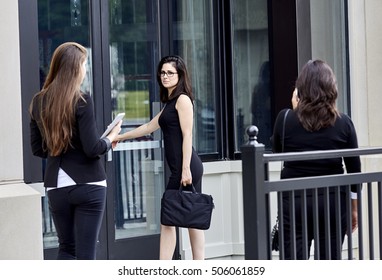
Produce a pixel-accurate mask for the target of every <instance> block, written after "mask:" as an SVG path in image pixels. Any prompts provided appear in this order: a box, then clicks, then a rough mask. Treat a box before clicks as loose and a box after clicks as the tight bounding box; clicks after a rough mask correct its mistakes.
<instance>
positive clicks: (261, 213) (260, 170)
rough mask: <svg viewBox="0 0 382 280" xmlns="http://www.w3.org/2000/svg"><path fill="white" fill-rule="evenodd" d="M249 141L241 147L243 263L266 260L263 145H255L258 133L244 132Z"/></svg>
mask: <svg viewBox="0 0 382 280" xmlns="http://www.w3.org/2000/svg"><path fill="white" fill-rule="evenodd" d="M246 133H247V135H248V136H249V140H248V142H247V143H246V144H244V145H243V146H242V147H241V158H242V174H243V207H244V251H245V252H244V253H245V259H246V260H266V259H270V255H269V252H270V250H269V246H270V244H269V237H268V232H269V231H268V230H267V211H266V207H267V203H266V195H265V192H264V162H263V154H264V151H265V148H264V145H263V144H259V143H257V141H256V139H257V134H258V129H257V127H256V126H250V127H248V128H247V129H246Z"/></svg>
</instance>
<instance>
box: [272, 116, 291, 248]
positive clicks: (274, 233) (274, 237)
mask: <svg viewBox="0 0 382 280" xmlns="http://www.w3.org/2000/svg"><path fill="white" fill-rule="evenodd" d="M288 113H289V109H288V110H287V111H286V112H285V115H284V120H283V136H282V139H281V141H282V142H281V152H282V153H283V152H284V137H285V122H286V118H287V116H288ZM271 236H272V251H276V252H277V251H278V250H279V217H278V216H277V217H276V223H275V225H274V226H273V229H272V232H271Z"/></svg>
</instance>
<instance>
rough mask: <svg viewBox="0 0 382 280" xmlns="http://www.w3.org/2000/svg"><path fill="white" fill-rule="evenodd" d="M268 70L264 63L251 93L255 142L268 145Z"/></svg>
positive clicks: (269, 123) (269, 121)
mask: <svg viewBox="0 0 382 280" xmlns="http://www.w3.org/2000/svg"><path fill="white" fill-rule="evenodd" d="M270 99H271V98H270V70H269V61H265V62H264V63H263V64H262V65H261V68H260V72H259V81H258V83H257V84H256V86H255V88H254V89H253V93H252V103H251V112H252V124H253V125H256V126H257V128H258V129H259V134H258V136H257V141H258V142H259V143H263V144H266V145H267V143H268V139H269V136H270V135H271V133H272V130H271V118H270V110H271V104H270Z"/></svg>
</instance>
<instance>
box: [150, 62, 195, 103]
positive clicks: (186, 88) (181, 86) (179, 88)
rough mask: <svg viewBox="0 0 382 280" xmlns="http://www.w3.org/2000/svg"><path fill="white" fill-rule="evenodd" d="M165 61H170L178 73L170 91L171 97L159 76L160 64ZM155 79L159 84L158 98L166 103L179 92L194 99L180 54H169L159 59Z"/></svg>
mask: <svg viewBox="0 0 382 280" xmlns="http://www.w3.org/2000/svg"><path fill="white" fill-rule="evenodd" d="M165 63H170V64H171V65H172V66H174V68H175V69H176V72H177V73H178V79H179V81H178V84H177V85H176V87H175V88H174V90H173V92H172V93H171V97H169V96H168V90H167V88H165V87H164V86H163V84H162V80H161V76H160V72H161V71H162V66H163V64H165ZM157 81H158V84H159V94H160V100H161V101H162V102H164V103H166V102H167V101H169V100H170V99H173V98H176V97H178V96H179V95H181V94H186V95H187V96H188V97H190V99H191V100H194V96H193V94H192V87H191V81H190V77H189V75H188V71H187V68H186V64H185V63H184V61H183V59H182V58H181V57H180V56H177V55H169V56H165V57H163V58H162V59H161V61H160V62H159V64H158V68H157Z"/></svg>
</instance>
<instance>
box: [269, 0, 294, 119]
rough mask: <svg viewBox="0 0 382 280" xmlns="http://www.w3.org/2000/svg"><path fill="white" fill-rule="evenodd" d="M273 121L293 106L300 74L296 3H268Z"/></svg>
mask: <svg viewBox="0 0 382 280" xmlns="http://www.w3.org/2000/svg"><path fill="white" fill-rule="evenodd" d="M268 8H269V27H270V28H269V31H270V57H271V79H272V84H273V102H272V118H273V121H272V123H274V120H275V118H276V116H277V113H278V112H279V111H280V110H281V109H283V108H290V107H291V101H290V100H291V96H292V92H293V87H294V83H295V80H296V78H297V75H298V57H297V49H298V46H297V45H298V43H297V28H296V26H297V25H296V0H283V1H278V0H272V1H269V7H268Z"/></svg>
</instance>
